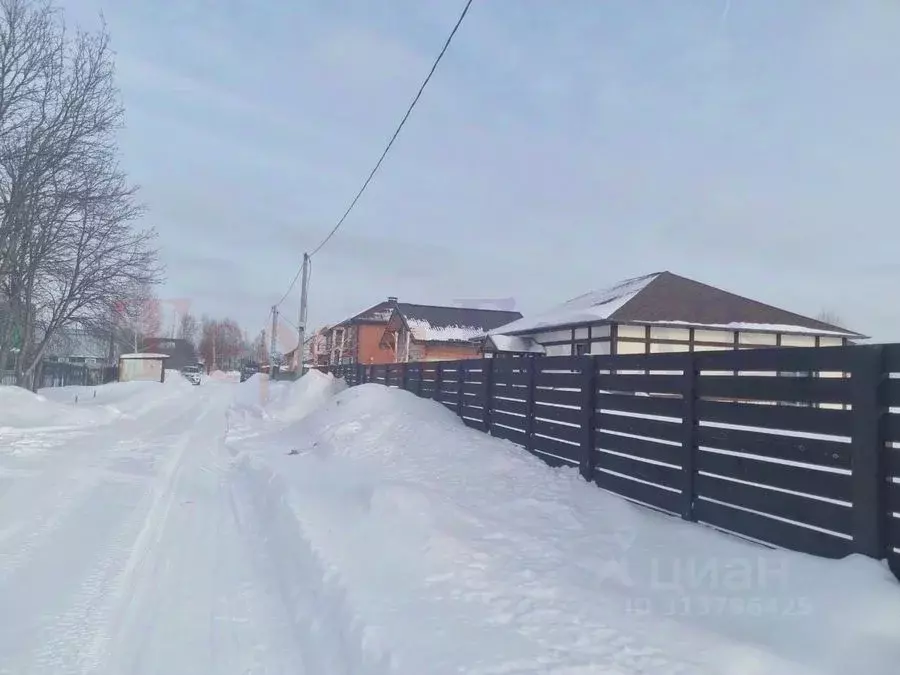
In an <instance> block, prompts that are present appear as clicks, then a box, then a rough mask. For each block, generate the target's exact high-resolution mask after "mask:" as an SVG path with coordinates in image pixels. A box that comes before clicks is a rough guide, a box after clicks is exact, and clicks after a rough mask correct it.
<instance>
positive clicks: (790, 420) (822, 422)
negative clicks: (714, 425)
mask: <svg viewBox="0 0 900 675" xmlns="http://www.w3.org/2000/svg"><path fill="white" fill-rule="evenodd" d="M696 411H697V418H698V420H700V421H701V422H718V423H722V424H731V425H738V426H744V427H757V428H762V429H779V430H784V431H800V432H804V433H812V434H824V435H829V436H850V433H851V428H852V424H851V413H850V411H849V410H830V409H821V408H798V407H793V406H780V405H764V404H759V403H737V402H732V401H706V400H702V399H701V400H698V401H697V403H696Z"/></svg>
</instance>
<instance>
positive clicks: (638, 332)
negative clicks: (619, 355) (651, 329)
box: [619, 324, 647, 338]
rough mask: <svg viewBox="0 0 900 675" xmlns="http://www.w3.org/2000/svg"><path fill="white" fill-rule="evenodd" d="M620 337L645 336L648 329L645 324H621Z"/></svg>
mask: <svg viewBox="0 0 900 675" xmlns="http://www.w3.org/2000/svg"><path fill="white" fill-rule="evenodd" d="M619 337H621V338H645V337H647V329H646V328H645V327H644V326H628V325H621V324H620V325H619Z"/></svg>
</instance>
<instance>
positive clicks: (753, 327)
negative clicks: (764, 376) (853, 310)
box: [635, 321, 859, 337]
mask: <svg viewBox="0 0 900 675" xmlns="http://www.w3.org/2000/svg"><path fill="white" fill-rule="evenodd" d="M635 323H642V324H652V325H654V326H660V325H663V326H673V327H675V326H684V327H685V328H687V327H690V328H709V329H712V330H733V331H747V332H754V331H756V332H760V333H800V334H802V335H821V336H829V335H831V336H834V337H859V335H858V334H857V333H854V332H852V331H840V330H819V329H816V328H808V327H806V326H791V325H788V324H780V323H747V322H744V321H734V322H732V323H691V322H690V321H635Z"/></svg>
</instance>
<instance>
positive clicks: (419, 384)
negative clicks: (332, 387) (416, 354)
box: [416, 361, 425, 398]
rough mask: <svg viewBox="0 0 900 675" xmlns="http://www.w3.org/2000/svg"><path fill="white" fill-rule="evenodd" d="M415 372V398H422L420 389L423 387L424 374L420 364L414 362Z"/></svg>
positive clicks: (419, 362)
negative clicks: (417, 381) (417, 378)
mask: <svg viewBox="0 0 900 675" xmlns="http://www.w3.org/2000/svg"><path fill="white" fill-rule="evenodd" d="M416 372H418V373H419V383H418V384H417V385H416V396H418V397H419V398H422V387H424V386H425V372H424V369H423V368H422V362H421V361H418V362H416Z"/></svg>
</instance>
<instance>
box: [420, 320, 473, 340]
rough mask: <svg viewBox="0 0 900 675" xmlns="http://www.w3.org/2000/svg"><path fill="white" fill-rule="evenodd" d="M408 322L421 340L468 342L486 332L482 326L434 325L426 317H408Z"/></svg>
mask: <svg viewBox="0 0 900 675" xmlns="http://www.w3.org/2000/svg"><path fill="white" fill-rule="evenodd" d="M406 323H407V325H408V326H409V329H410V331H412V335H413V338H415V339H416V340H419V341H420V342H468V341H469V340H471V339H472V338H474V337H477V336H479V335H483V334H484V328H482V327H480V326H433V325H431V324H430V323H429V322H428V321H425V320H424V319H407V320H406Z"/></svg>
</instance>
